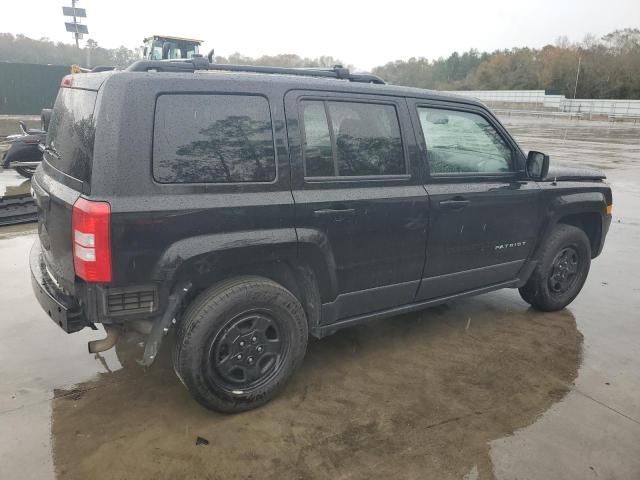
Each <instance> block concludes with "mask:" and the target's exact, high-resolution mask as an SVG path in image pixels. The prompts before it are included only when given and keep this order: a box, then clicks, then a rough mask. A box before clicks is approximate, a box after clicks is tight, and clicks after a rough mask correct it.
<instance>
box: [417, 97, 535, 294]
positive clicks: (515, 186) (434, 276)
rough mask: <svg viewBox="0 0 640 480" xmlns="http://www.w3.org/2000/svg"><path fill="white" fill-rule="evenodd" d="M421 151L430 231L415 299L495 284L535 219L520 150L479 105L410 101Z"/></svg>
mask: <svg viewBox="0 0 640 480" xmlns="http://www.w3.org/2000/svg"><path fill="white" fill-rule="evenodd" d="M412 108H413V109H414V112H412V113H413V114H414V115H415V116H414V117H413V118H414V120H415V123H416V124H417V126H418V131H419V132H418V134H417V135H418V136H419V138H420V139H421V140H422V141H421V142H420V143H421V144H422V149H423V152H424V153H426V159H427V164H428V169H429V173H428V175H427V183H426V189H427V192H428V194H429V198H430V200H431V210H430V228H429V238H428V240H427V256H426V262H425V269H424V275H423V281H422V283H421V286H420V290H419V292H418V297H417V299H418V300H421V299H430V298H437V297H442V296H446V295H450V294H455V293H460V292H464V291H469V290H473V289H476V288H481V287H487V286H490V285H497V284H499V283H501V282H507V281H510V280H513V279H514V278H516V277H517V275H518V272H519V271H520V269H521V268H522V266H523V265H524V262H525V260H526V259H527V258H528V256H529V255H530V253H531V251H532V249H533V247H534V243H535V242H534V240H535V238H536V235H537V232H538V231H539V229H540V225H541V222H542V211H541V209H540V207H539V205H540V202H539V201H538V199H539V195H540V194H541V191H540V189H539V188H538V186H537V185H536V183H535V182H531V181H527V180H523V179H522V175H519V174H518V172H519V171H520V170H521V169H522V168H523V161H524V158H523V155H522V152H521V151H520V149H519V148H518V147H517V145H516V144H515V142H513V141H512V140H511V139H510V137H509V136H508V134H507V133H506V131H504V130H503V128H502V127H501V126H500V124H499V123H498V122H497V121H496V120H495V119H494V118H493V117H491V116H490V115H488V114H487V112H485V111H484V110H482V109H480V108H474V107H471V106H469V107H461V106H460V105H458V104H454V105H451V104H450V105H446V104H445V105H443V104H421V103H419V102H415V103H413V105H412Z"/></svg>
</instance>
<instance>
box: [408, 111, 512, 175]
mask: <svg viewBox="0 0 640 480" xmlns="http://www.w3.org/2000/svg"><path fill="white" fill-rule="evenodd" d="M418 116H419V118H420V126H421V127H422V133H423V135H424V141H425V143H426V145H427V160H428V162H429V170H430V172H431V174H432V175H447V174H499V173H507V172H509V171H511V149H510V148H509V146H508V145H507V144H506V142H505V141H504V140H503V138H502V137H501V136H500V134H499V133H498V131H497V130H496V129H495V128H494V127H493V126H492V125H491V124H490V123H489V122H488V121H487V120H486V119H485V118H484V117H482V116H481V115H478V114H476V113H471V112H460V111H456V110H445V109H440V108H426V107H419V108H418Z"/></svg>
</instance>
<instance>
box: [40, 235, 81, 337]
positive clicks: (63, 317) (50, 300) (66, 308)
mask: <svg viewBox="0 0 640 480" xmlns="http://www.w3.org/2000/svg"><path fill="white" fill-rule="evenodd" d="M29 266H30V268H31V287H32V288H33V293H35V295H36V298H37V299H38V303H40V306H41V307H42V309H43V310H44V311H45V312H46V313H47V315H49V317H50V318H51V320H53V321H54V323H55V324H56V325H58V326H59V327H60V328H62V329H63V330H64V331H65V332H67V333H73V332H77V331H78V330H82V329H83V328H84V327H86V326H87V325H88V322H87V320H86V318H85V316H84V313H83V312H82V308H81V307H80V306H79V305H78V303H77V302H76V301H74V300H73V299H72V298H70V297H68V296H66V295H65V294H64V293H63V292H62V291H61V290H60V289H59V288H58V287H57V286H56V284H55V283H54V282H53V281H52V280H51V277H50V276H49V274H48V273H47V271H46V268H45V266H44V263H43V260H42V247H41V246H40V240H36V241H35V243H34V244H33V247H32V248H31V253H30V255H29Z"/></svg>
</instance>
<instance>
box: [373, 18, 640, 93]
mask: <svg viewBox="0 0 640 480" xmlns="http://www.w3.org/2000/svg"><path fill="white" fill-rule="evenodd" d="M578 68H579V73H578ZM373 73H375V74H377V75H379V76H381V77H382V78H384V79H385V80H386V81H387V82H389V83H393V84H397V85H406V86H413V87H420V88H430V89H435V90H546V91H547V93H553V94H561V95H565V96H566V97H567V98H572V97H573V95H574V93H575V95H576V98H621V99H627V98H640V30H639V29H637V28H634V29H630V28H627V29H624V30H616V31H614V32H611V33H609V34H607V35H605V36H603V37H602V38H600V39H598V38H596V37H594V36H592V35H589V36H587V37H586V38H585V39H584V41H582V42H579V43H571V42H569V41H568V39H567V38H566V37H563V38H560V39H558V41H557V42H556V44H555V45H547V46H545V47H543V48H540V49H534V48H511V49H507V50H498V51H495V52H492V53H486V52H478V51H477V50H469V51H468V52H464V53H462V54H459V53H458V52H454V53H452V54H451V55H450V56H449V57H447V58H439V59H437V60H435V61H429V60H428V59H426V58H410V59H409V60H407V61H404V60H398V61H395V62H389V63H387V64H386V65H383V66H381V67H376V68H374V69H373ZM576 77H578V88H577V91H575V85H576ZM574 91H575V92H574Z"/></svg>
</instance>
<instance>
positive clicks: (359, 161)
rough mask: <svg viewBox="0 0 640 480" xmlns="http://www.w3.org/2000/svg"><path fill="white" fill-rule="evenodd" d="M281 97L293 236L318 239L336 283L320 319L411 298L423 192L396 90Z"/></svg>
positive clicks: (424, 212)
mask: <svg viewBox="0 0 640 480" xmlns="http://www.w3.org/2000/svg"><path fill="white" fill-rule="evenodd" d="M285 103H286V114H287V123H288V128H289V144H290V151H291V158H292V167H293V168H292V171H293V177H292V180H293V181H292V183H293V197H294V201H295V209H296V229H297V232H298V237H299V241H300V242H301V243H302V244H305V243H313V244H321V245H322V246H323V248H324V251H325V252H327V255H328V259H327V261H328V263H329V264H330V265H331V267H330V268H331V270H332V271H331V272H330V274H331V276H333V277H334V278H335V283H336V288H335V292H333V293H334V294H335V295H337V297H334V296H333V295H332V296H331V298H325V299H323V301H324V303H325V305H324V306H323V320H324V321H325V322H327V321H328V322H330V321H332V320H337V319H340V318H346V317H350V316H354V315H358V314H362V313H367V312H371V311H375V310H380V309H384V308H389V307H393V306H396V305H400V304H404V303H409V302H411V301H413V299H414V297H415V293H416V290H417V286H418V284H419V281H420V277H421V274H422V267H423V261H424V254H425V241H426V228H427V220H428V206H429V202H428V197H427V195H426V193H425V189H424V187H423V185H422V182H421V181H420V172H419V171H418V165H417V161H416V160H417V159H416V158H411V157H410V155H409V151H411V150H412V151H414V152H415V137H414V136H413V132H412V131H411V123H410V120H409V118H408V112H407V109H406V102H405V100H404V99H396V98H393V97H379V96H369V95H350V94H339V93H318V92H302V91H296V92H290V93H288V94H287V96H286V99H285ZM401 125H403V126H405V127H408V128H404V129H401Z"/></svg>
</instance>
